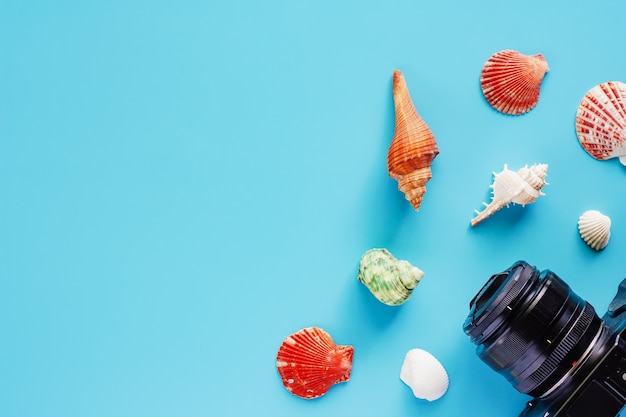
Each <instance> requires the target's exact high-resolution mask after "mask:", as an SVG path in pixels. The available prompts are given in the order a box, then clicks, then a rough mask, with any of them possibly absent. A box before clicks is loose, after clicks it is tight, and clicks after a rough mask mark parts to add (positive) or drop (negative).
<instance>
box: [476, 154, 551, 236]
mask: <svg viewBox="0 0 626 417" xmlns="http://www.w3.org/2000/svg"><path fill="white" fill-rule="evenodd" d="M547 174H548V165H547V164H535V165H533V166H531V167H530V168H529V167H528V165H526V166H525V167H523V168H521V169H520V170H518V171H511V170H510V169H509V168H508V166H507V164H504V169H503V170H502V171H500V172H498V173H496V172H494V173H493V176H494V179H493V184H492V185H490V186H489V187H490V188H492V190H493V191H492V196H491V202H490V203H489V204H487V203H483V204H484V205H485V208H484V210H483V211H480V212H479V211H476V214H477V216H476V217H474V218H473V219H472V221H471V225H472V226H476V225H477V224H478V223H480V222H482V221H483V220H485V219H486V218H487V217H489V216H491V215H492V214H493V213H495V212H496V211H498V210H500V209H501V208H503V207H505V206H506V207H508V205H509V204H511V203H516V204H521V205H522V206H525V205H526V204H529V203H532V202H534V201H535V200H537V198H539V196H542V195H545V194H544V193H542V192H541V188H543V186H544V185H547V184H548V183H547V182H546V181H545V178H546V175H547Z"/></svg>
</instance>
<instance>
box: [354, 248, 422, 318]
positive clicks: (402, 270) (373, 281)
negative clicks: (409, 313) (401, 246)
mask: <svg viewBox="0 0 626 417" xmlns="http://www.w3.org/2000/svg"><path fill="white" fill-rule="evenodd" d="M423 276H424V272H423V271H422V270H420V269H419V268H417V267H414V266H413V265H411V264H410V263H408V262H407V261H399V260H398V259H396V258H395V256H393V255H392V254H391V253H390V252H389V251H388V250H387V249H370V250H368V251H367V252H365V253H364V254H363V256H362V257H361V262H360V263H359V273H358V278H359V281H361V282H362V283H363V284H364V285H365V286H366V287H367V288H368V289H369V290H370V292H371V293H372V294H373V295H374V297H376V298H377V299H378V300H379V301H380V302H382V303H385V304H387V305H390V306H397V305H400V304H403V303H404V302H406V301H407V300H408V299H409V298H410V297H411V294H413V290H414V289H415V287H416V286H417V284H419V282H420V280H421V279H422V277H423Z"/></svg>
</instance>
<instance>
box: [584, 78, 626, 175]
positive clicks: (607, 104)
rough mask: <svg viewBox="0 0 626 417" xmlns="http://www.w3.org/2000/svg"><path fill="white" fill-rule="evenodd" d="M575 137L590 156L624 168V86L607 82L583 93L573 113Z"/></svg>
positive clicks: (625, 90) (625, 93)
mask: <svg viewBox="0 0 626 417" xmlns="http://www.w3.org/2000/svg"><path fill="white" fill-rule="evenodd" d="M576 135H578V141H579V142H580V144H581V145H582V147H583V148H584V149H585V151H587V153H588V154H589V155H591V156H592V157H594V158H595V159H599V160H606V159H611V158H619V161H620V162H621V163H622V164H623V165H626V84H624V83H621V82H618V81H610V82H607V83H603V84H600V85H597V86H595V87H593V88H592V89H591V90H589V91H588V92H587V94H585V97H583V99H582V101H581V102H580V105H579V106H578V111H577V113H576Z"/></svg>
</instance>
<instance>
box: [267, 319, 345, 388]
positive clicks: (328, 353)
mask: <svg viewBox="0 0 626 417" xmlns="http://www.w3.org/2000/svg"><path fill="white" fill-rule="evenodd" d="M353 355H354V347H352V346H338V345H336V344H335V343H334V342H333V339H332V338H331V337H330V335H329V334H328V333H327V332H326V331H324V330H323V329H320V328H319V327H308V328H305V329H302V330H299V331H297V332H296V333H294V334H292V335H290V336H288V337H287V338H286V339H285V340H284V341H283V343H282V345H281V346H280V349H279V350H278V355H277V356H276V368H277V369H278V373H279V374H280V376H281V378H282V380H283V385H284V386H285V388H287V391H289V392H291V393H292V394H294V395H297V396H298V397H302V398H306V399H312V398H317V397H320V396H322V395H324V394H326V392H328V390H329V389H330V387H332V386H333V385H334V384H338V383H340V382H346V381H348V380H349V379H350V372H351V371H352V357H353Z"/></svg>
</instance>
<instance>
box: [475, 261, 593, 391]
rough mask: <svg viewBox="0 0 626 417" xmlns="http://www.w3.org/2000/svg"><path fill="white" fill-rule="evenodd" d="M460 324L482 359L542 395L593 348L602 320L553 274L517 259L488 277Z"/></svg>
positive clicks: (516, 383) (523, 388) (518, 386)
mask: <svg viewBox="0 0 626 417" xmlns="http://www.w3.org/2000/svg"><path fill="white" fill-rule="evenodd" d="M463 328H464V330H465V333H467V334H468V336H469V337H470V339H471V340H472V342H473V343H475V344H476V345H477V348H476V353H477V355H478V356H479V357H480V358H481V359H482V360H483V361H484V362H485V363H487V364H488V365H489V366H490V367H491V368H493V369H494V370H495V371H496V372H498V373H500V374H501V375H503V376H504V377H505V378H507V379H508V380H509V382H510V383H511V384H512V385H513V386H514V387H515V389H517V390H518V391H520V392H523V393H525V394H529V395H532V396H534V397H540V396H543V395H547V393H550V392H552V391H553V390H554V389H556V388H558V385H559V384H560V382H561V381H563V380H564V378H565V377H566V376H567V375H568V373H569V372H570V371H571V370H572V368H573V367H574V366H575V365H576V364H577V362H579V361H580V360H581V359H582V358H584V357H585V356H586V355H587V354H588V353H589V352H590V351H591V350H592V348H593V344H594V342H595V340H596V339H597V337H598V335H599V334H600V331H601V329H602V320H600V318H599V317H598V316H597V315H596V313H595V310H594V308H593V306H592V305H591V304H589V303H588V302H586V301H585V300H583V299H582V298H580V297H579V296H578V295H576V294H575V293H574V292H573V291H572V290H571V289H570V287H569V286H568V285H567V284H566V283H565V282H564V281H563V280H562V279H560V278H559V277H558V276H556V275H555V274H554V273H552V272H551V271H549V270H546V271H543V272H539V271H538V270H537V269H536V268H534V267H533V266H531V265H529V264H527V263H526V262H523V261H519V262H516V263H515V264H513V265H512V266H511V267H510V268H509V269H508V270H506V271H504V272H502V273H499V274H495V275H493V276H491V278H489V280H488V281H487V283H486V284H485V285H484V286H483V288H482V289H481V290H480V291H479V292H478V294H476V296H475V297H474V298H473V299H472V301H471V302H470V313H469V315H468V316H467V319H466V321H465V324H464V326H463Z"/></svg>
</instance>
